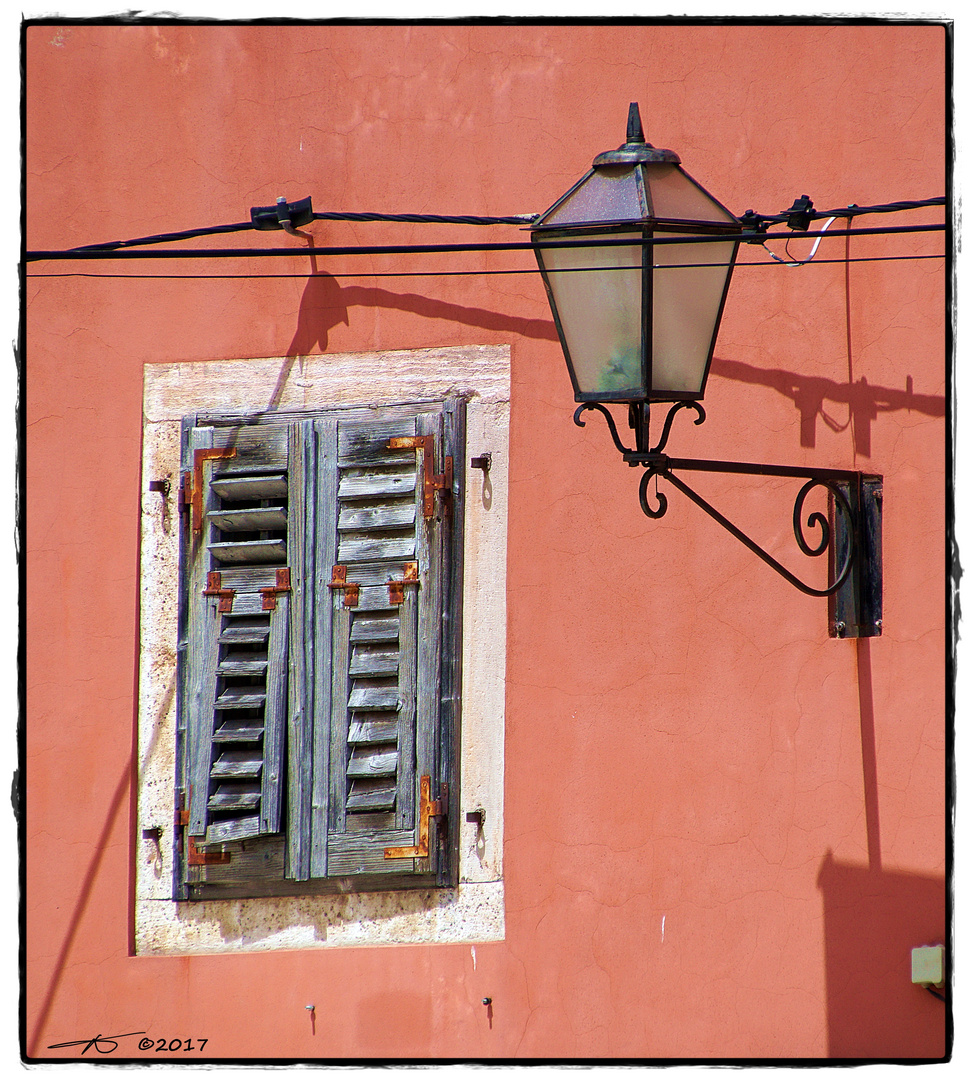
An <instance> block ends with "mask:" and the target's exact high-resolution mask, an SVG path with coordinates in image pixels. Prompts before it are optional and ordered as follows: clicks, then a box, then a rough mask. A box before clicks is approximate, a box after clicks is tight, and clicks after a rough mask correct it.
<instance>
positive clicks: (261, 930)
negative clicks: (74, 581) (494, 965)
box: [135, 345, 510, 955]
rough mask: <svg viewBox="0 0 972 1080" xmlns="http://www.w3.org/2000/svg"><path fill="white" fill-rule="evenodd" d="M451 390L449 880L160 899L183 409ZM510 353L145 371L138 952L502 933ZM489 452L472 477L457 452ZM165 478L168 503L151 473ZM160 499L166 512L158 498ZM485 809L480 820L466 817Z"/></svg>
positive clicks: (171, 738)
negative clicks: (457, 722)
mask: <svg viewBox="0 0 972 1080" xmlns="http://www.w3.org/2000/svg"><path fill="white" fill-rule="evenodd" d="M448 394H462V395H463V396H464V397H466V399H467V401H468V405H467V414H466V424H467V437H466V511H465V522H464V526H465V564H464V585H463V588H464V592H463V645H462V649H463V664H462V739H461V775H460V784H461V787H460V799H461V804H460V805H461V811H460V818H459V821H458V822H457V823H456V824H457V826H458V828H459V831H460V832H459V835H460V858H459V885H458V887H457V888H454V889H429V890H413V891H398V892H385V893H347V894H337V895H331V896H303V897H279V898H272V899H266V898H263V899H249V900H206V901H191V902H190V901H174V900H173V899H172V841H173V828H174V826H173V813H174V804H173V784H174V776H175V726H176V705H175V702H176V639H177V613H178V596H177V582H178V557H179V517H178V512H177V509H176V493H177V489H178V481H179V432H180V423H181V420H182V417H183V416H184V415H187V414H189V413H193V412H215V411H218V412H224V413H225V412H240V413H244V412H251V411H266V410H273V409H280V410H290V409H308V410H311V409H321V408H327V407H331V406H341V405H360V404H365V403H367V404H374V405H376V406H378V405H386V404H392V403H394V402H398V401H409V400H431V399H438V398H441V397H444V396H446V395H448ZM509 401H510V350H509V347H508V346H493V345H489V346H469V347H460V348H441V349H422V350H412V351H402V352H382V353H362V354H352V355H330V356H307V357H294V358H286V359H260V360H212V361H205V362H198V363H196V362H194V363H175V364H149V365H146V367H145V377H144V399H143V447H142V490H141V507H142V509H141V612H140V634H141V650H140V664H139V721H138V833H137V835H136V838H135V839H136V845H137V848H136V850H137V860H136V861H137V872H136V910H135V947H136V952H137V953H138V954H140V955H152V954H155V955H159V954H186V953H207V952H230V951H233V952H237V951H257V950H270V949H316V948H331V947H335V946H351V945H395V944H426V943H435V942H443V943H445V942H469V943H475V942H484V941H498V940H502V938H503V936H504V932H505V931H504V909H503V872H502V871H503V767H504V765H503V738H504V708H505V677H506V522H507V478H508V472H507V465H508V446H509ZM487 452H488V453H489V454H490V455H491V456H492V463H491V469H490V471H489V473H488V474H484V473H482V472H479V471H477V470H475V469H470V468H469V459H470V458H471V457H475V456H477V455H480V454H484V453H487ZM164 479H168V480H169V481H170V483H171V494H170V495H169V498H168V500H167V501H164V500H163V496H162V494H161V493H159V492H158V491H153V490H151V488H150V486H149V485H150V484H151V482H152V481H155V480H164ZM163 507H165V509H163ZM476 810H482V811H484V812H485V818H484V828H483V829H482V830H481V831H480V830H479V828H478V825H477V823H476V822H474V821H472V822H470V821H467V819H466V815H467V814H469V813H471V812H472V811H476Z"/></svg>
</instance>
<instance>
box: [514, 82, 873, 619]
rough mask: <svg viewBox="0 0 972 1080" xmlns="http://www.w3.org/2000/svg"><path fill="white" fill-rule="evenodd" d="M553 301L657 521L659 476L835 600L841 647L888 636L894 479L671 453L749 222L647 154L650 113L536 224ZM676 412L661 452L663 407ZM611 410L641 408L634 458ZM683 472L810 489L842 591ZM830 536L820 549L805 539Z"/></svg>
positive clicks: (631, 416) (592, 396) (581, 388)
mask: <svg viewBox="0 0 972 1080" xmlns="http://www.w3.org/2000/svg"><path fill="white" fill-rule="evenodd" d="M530 228H531V239H532V241H533V244H534V250H535V252H536V256H537V261H538V263H539V265H540V271H541V274H542V275H543V281H544V285H545V287H546V290H547V298H548V300H549V301H550V309H551V311H552V313H553V318H554V322H555V324H556V326H557V333H558V334H559V336H560V343H561V346H562V347H563V351H564V357H565V359H566V361H567V369H568V371H569V373H570V378H571V382H572V384H573V387H574V399H575V400H576V401H578V402H580V404H579V406H578V408H577V410H576V411H575V413H574V422H575V423H577V424H578V425H579V426H583V420H582V419H581V415H582V414H583V413H584V412H585V411H586V410H594V411H597V412H600V413H601V414H602V415H603V416H604V417H605V419H606V421H607V423H608V426H609V428H610V431H611V437H612V438H613V440H614V443H615V445H616V446H617V448H618V450H619V451H620V452H621V453H622V455H623V457H624V460H625V461H626V462H627V463H628V464H629V465H631V466H641V467H643V468H644V470H645V471H644V473H643V475H642V478H641V485H640V489H639V495H640V499H641V507H642V509H643V510H644V512H645V513H646V514H647V515H648V516H649V517H652V518H659V517H661V516H662V515H663V514H664V513H665V512H666V510H667V508H668V501H667V499H666V497H665V495H664V494H663V493H661V492H658V491H656V492H655V494H654V503H653V504H652V503H651V502H650V501H649V494H648V486H649V482H650V480H651V479H652V477H659V476H661V477H664V478H665V479H666V480H668V481H669V482H670V483H672V484H673V485H674V486H675V487H676V488H678V489H679V490H680V491H682V492H683V493H684V494H685V495H686V496H687V497H688V498H690V499H691V500H692V501H693V502H695V503H696V505H698V506H700V507H701V508H702V509H703V510H705V512H706V513H707V514H709V515H710V516H711V517H712V518H714V519H715V520H716V521H718V522H719V524H720V525H722V526H723V527H724V528H726V529H727V530H728V531H729V532H731V533H732V534H733V535H734V536H735V537H736V538H737V539H739V540H740V541H741V542H742V543H744V544H745V545H746V546H747V547H748V548H749V549H750V550H751V551H753V552H754V553H755V554H756V555H758V556H759V557H760V558H761V559H762V560H763V561H764V562H766V563H767V564H768V565H769V566H771V567H773V569H774V570H776V571H777V572H778V573H779V574H781V575H782V576H783V577H784V578H786V579H787V580H788V581H789V582H790V583H791V584H792V585H794V586H795V587H796V588H798V589H800V590H801V591H802V592H805V593H808V594H810V595H813V596H827V597H829V598H830V632H831V634H832V635H833V636H835V637H844V636H848V637H850V636H855V637H856V636H861V637H863V636H873V635H876V634H880V633H881V626H882V618H881V615H882V610H881V608H882V601H881V529H880V525H881V478H880V477H877V476H865V475H864V474H862V473H859V472H849V471H846V470H841V469H804V468H799V467H793V466H784V465H763V464H756V463H750V462H739V461H702V460H698V459H688V458H672V457H669V456H668V455H667V454H665V453H663V451H664V448H665V445H666V443H667V441H668V437H669V434H670V432H671V427H672V421H673V419H674V417H675V415H676V413H677V412H678V411H679V410H680V409H685V408H688V409H691V410H693V411H694V412H695V414H696V419H695V423H696V424H701V423H702V422H703V421H704V420H705V411H704V409H703V408H702V405H701V399H702V397H703V395H704V393H705V384H706V379H707V376H708V373H709V366H710V364H711V362H712V354H713V350H714V348H715V342H716V335H717V334H718V330H719V321H720V319H721V318H722V311H723V307H724V305H725V301H726V294H727V292H728V290H729V281H730V278H731V276H732V271H733V267H734V265H735V262H736V252H737V250H738V247H739V244H740V242H741V241H742V240H746V239H753V238H756V239H758V240H762V239H764V238H765V237H764V236H763V234H755V235H754V234H752V233H750V234H748V235H747V233H746V232H744V229H743V223H742V222H741V221H740V220H739V219H738V218H736V217H734V216H733V215H732V214H731V213H730V212H729V211H728V210H727V209H726V208H725V207H724V206H723V205H722V204H721V203H720V202H719V201H718V200H717V199H715V198H714V197H713V196H712V195H710V194H709V192H708V191H706V190H705V188H703V187H702V186H701V184H699V183H698V182H697V181H695V180H693V179H692V177H691V176H689V175H688V173H686V172H685V171H684V170H683V169H682V168H681V159H680V158H679V156H678V155H677V154H676V153H674V152H673V151H671V150H663V149H658V148H656V147H654V146H652V145H651V144H650V143H647V142H645V137H644V133H643V129H642V126H641V117H640V114H639V111H638V106H637V104H634V103H632V105H631V106H630V108H629V111H628V128H627V137H626V139H625V142H624V143H623V144H622V145H621V146H620V147H618V149H617V150H610V151H607V152H606V153H603V154H599V155H598V156H597V157H596V158H595V159H594V163H593V165H592V167H591V169H590V171H589V172H588V173H587V174H586V175H585V176H584V177H583V178H582V179H581V180H579V181H578V182H577V183H576V184H575V185H574V186H573V187H572V188H571V189H570V190H569V191H568V192H567V193H566V194H564V195H562V196H561V197H560V198H559V199H558V200H557V201H556V202H555V203H554V204H553V206H551V207H550V209H549V210H547V211H546V212H545V213H543V214H540V215H539V216H538V217H537V218H536V219H535V220H534V221H533V223H532V224H531V226H530ZM653 402H655V403H657V402H666V403H669V406H670V407H669V410H668V414H667V416H666V418H665V421H664V423H663V426H662V430H661V434H660V437H659V438H658V440H657V442H656V443H655V445H652V444H651V436H650V434H649V420H650V407H651V404H652V403H653ZM610 404H622V405H627V406H628V422H629V425H630V427H631V428H632V429H633V431H634V437H635V446H634V448H633V449H630V448H628V447H626V446H625V445H624V444H623V443H622V442H621V439H620V437H619V435H618V431H617V427H616V425H615V421H614V417H613V415H612V413H611V411H610V410H609V409H608V408H607V406H608V405H610ZM676 471H695V472H722V473H749V474H754V475H762V476H779V477H792V478H796V479H803V480H804V481H805V483H804V484H803V486H802V488H801V489H800V491H799V492H798V494H797V496H796V499H795V501H794V507H793V531H794V535H795V537H796V541H797V544H798V546H799V548H800V550H801V551H802V552H803V553H804V554H805V555H809V556H819V555H823V554H824V553H828V554H829V565H830V572H829V583H828V585H827V587H826V588H815V587H813V586H811V585H808V584H807V583H805V582H803V581H801V580H800V579H799V578H798V577H796V575H794V574H793V573H791V572H790V571H789V570H788V569H787V568H786V567H784V566H783V565H782V564H781V563H779V562H778V561H777V560H776V559H775V558H774V557H773V556H772V555H770V554H769V553H768V552H766V551H764V550H763V548H761V547H760V546H759V545H758V544H757V543H756V542H755V541H754V540H752V539H751V538H750V537H749V536H747V535H746V534H745V533H743V532H742V531H741V530H740V529H738V528H737V527H736V526H735V525H733V524H732V522H730V521H729V520H728V519H727V518H726V517H724V516H723V515H722V514H721V513H720V512H719V511H718V510H716V509H715V508H714V507H712V506H711V505H710V504H709V503H708V502H707V501H706V500H705V499H703V498H702V496H701V495H699V494H698V492H696V491H694V490H693V489H692V488H690V487H689V486H688V485H687V484H686V483H685V481H684V480H682V479H681V478H680V477H678V476H676V475H675V472H676ZM815 487H822V488H825V489H826V490H827V491H828V492H829V494H830V500H831V502H830V513H829V515H824V514H823V513H820V512H814V513H811V514H810V515H809V516H808V517H807V519H806V523H805V526H804V523H803V521H802V514H803V507H804V503H805V500H806V498H807V496H808V494H809V493H810V492H811V491H812V490H813V489H814V488H815ZM805 527H806V528H809V529H815V530H817V534H816V536H817V538H816V541H815V542H814V541H811V540H810V539H808V537H807V535H806V533H805V531H804V528H805Z"/></svg>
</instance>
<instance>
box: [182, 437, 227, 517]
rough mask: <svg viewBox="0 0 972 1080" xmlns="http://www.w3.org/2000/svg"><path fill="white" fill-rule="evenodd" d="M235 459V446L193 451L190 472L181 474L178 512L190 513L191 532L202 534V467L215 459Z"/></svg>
mask: <svg viewBox="0 0 972 1080" xmlns="http://www.w3.org/2000/svg"><path fill="white" fill-rule="evenodd" d="M232 457H236V447H235V446H204V447H201V448H200V449H198V450H196V451H194V453H193V457H192V472H185V473H183V474H182V490H181V492H180V496H179V512H180V513H186V512H191V518H192V531H193V532H202V527H203V491H204V489H205V484H204V483H203V466H204V464H205V463H206V462H207V461H211V460H213V459H216V458H232Z"/></svg>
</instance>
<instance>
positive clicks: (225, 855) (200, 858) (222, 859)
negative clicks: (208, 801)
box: [175, 795, 233, 866]
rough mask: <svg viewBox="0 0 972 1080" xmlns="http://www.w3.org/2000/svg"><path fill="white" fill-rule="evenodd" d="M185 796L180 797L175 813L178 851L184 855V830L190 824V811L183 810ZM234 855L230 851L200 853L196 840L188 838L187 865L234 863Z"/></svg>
mask: <svg viewBox="0 0 972 1080" xmlns="http://www.w3.org/2000/svg"><path fill="white" fill-rule="evenodd" d="M182 807H183V796H182V795H180V796H179V806H178V808H177V809H176V812H175V825H176V836H177V837H178V841H177V843H178V850H179V852H180V854H181V853H182V830H183V828H184V827H185V826H186V825H188V824H189V811H188V810H184V809H183V808H182ZM232 858H233V857H232V855H230V853H229V852H228V851H200V850H199V848H197V847H196V839H195V837H193V836H190V837H189V838H188V843H187V844H186V864H187V865H188V866H212V865H214V864H223V863H228V862H230V861H232Z"/></svg>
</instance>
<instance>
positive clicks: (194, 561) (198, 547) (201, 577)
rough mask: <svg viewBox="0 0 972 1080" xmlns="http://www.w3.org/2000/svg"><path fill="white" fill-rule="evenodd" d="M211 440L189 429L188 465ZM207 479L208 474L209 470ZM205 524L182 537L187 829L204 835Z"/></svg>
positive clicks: (207, 505)
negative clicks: (184, 556) (186, 620)
mask: <svg viewBox="0 0 972 1080" xmlns="http://www.w3.org/2000/svg"><path fill="white" fill-rule="evenodd" d="M212 445H213V432H212V429H211V428H195V429H193V431H192V433H191V435H190V438H189V443H188V447H187V450H188V454H187V458H188V463H187V468H188V470H190V471H191V469H192V459H193V455H194V453H195V451H196V450H198V449H202V448H204V447H210V446H212ZM206 475H207V479H208V473H207V474H206ZM212 505H213V494H212V492H211V491H210V490H209V486H208V484H207V485H206V489H205V491H204V493H203V510H204V512H205V511H206V510H208V509H211V508H212ZM208 532H209V525H208V524H205V523H204V524H203V528H202V530H201V531H200V532H195V531H193V530H192V528H191V527H189V528H187V530H186V532H185V534H184V537H183V540H184V544H185V548H184V550H185V551H186V554H187V560H188V564H189V574H188V580H187V601H186V602H187V605H188V611H189V624H188V641H187V669H188V695H187V701H186V704H187V713H188V715H187V726H188V734H189V771H188V780H189V795H188V800H187V802H188V809H189V833H190V835H192V836H203V835H204V834H205V832H206V823H207V820H208V816H209V815H208V811H207V806H206V804H207V801H208V799H209V772H210V766H211V762H212V752H213V720H214V708H213V705H214V702H215V700H216V662H217V653H218V645H217V641H216V639H217V638H218V636H219V623H220V615H219V613H218V612H217V610H216V600H215V598H213V597H208V596H204V595H203V590H204V589H205V587H206V574H207V572H208V570H209V557H208V551H207V546H206V545H207V541H208V539H209V537H208Z"/></svg>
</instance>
